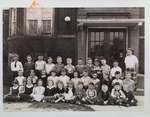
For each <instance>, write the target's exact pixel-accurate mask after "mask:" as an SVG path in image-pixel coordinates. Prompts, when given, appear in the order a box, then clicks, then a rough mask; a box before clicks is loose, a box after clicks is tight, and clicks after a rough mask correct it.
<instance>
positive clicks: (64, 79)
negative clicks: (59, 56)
mask: <svg viewBox="0 0 150 117" xmlns="http://www.w3.org/2000/svg"><path fill="white" fill-rule="evenodd" d="M58 79H59V80H60V81H62V82H63V84H64V87H65V88H66V87H67V83H68V82H69V80H70V78H69V77H68V76H67V75H66V70H65V69H62V70H61V75H60V76H59V77H58Z"/></svg>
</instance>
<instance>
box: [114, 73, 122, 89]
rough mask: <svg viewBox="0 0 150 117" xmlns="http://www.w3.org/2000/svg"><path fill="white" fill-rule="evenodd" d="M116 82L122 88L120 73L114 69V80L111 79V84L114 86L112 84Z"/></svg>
mask: <svg viewBox="0 0 150 117" xmlns="http://www.w3.org/2000/svg"><path fill="white" fill-rule="evenodd" d="M116 82H118V83H119V84H120V86H121V88H122V85H123V81H122V80H121V74H120V72H119V71H116V72H115V77H114V80H113V81H112V86H114V84H115V83H116Z"/></svg>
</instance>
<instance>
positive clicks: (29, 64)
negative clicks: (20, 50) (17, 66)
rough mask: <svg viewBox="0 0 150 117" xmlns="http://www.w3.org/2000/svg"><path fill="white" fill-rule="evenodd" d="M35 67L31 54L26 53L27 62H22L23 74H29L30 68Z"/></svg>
mask: <svg viewBox="0 0 150 117" xmlns="http://www.w3.org/2000/svg"><path fill="white" fill-rule="evenodd" d="M34 68H35V65H34V62H33V61H32V57H31V55H28V56H27V62H25V64H24V74H25V76H26V77H27V76H29V74H30V70H31V69H34Z"/></svg>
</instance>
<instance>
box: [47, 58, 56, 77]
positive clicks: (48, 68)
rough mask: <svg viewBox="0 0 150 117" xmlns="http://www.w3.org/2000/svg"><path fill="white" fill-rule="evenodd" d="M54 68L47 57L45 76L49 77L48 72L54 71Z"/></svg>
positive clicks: (51, 60) (50, 59) (51, 61)
mask: <svg viewBox="0 0 150 117" xmlns="http://www.w3.org/2000/svg"><path fill="white" fill-rule="evenodd" d="M54 68H55V64H54V63H53V59H52V58H51V57H48V59H47V63H46V65H45V71H46V73H47V75H49V74H50V72H51V71H52V70H54Z"/></svg>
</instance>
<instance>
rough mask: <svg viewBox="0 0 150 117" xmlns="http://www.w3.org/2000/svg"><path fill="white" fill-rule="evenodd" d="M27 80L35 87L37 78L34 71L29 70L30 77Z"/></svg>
mask: <svg viewBox="0 0 150 117" xmlns="http://www.w3.org/2000/svg"><path fill="white" fill-rule="evenodd" d="M27 79H31V81H32V83H33V86H36V85H37V80H38V77H37V76H36V75H35V72H34V70H30V76H28V78H27Z"/></svg>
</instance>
